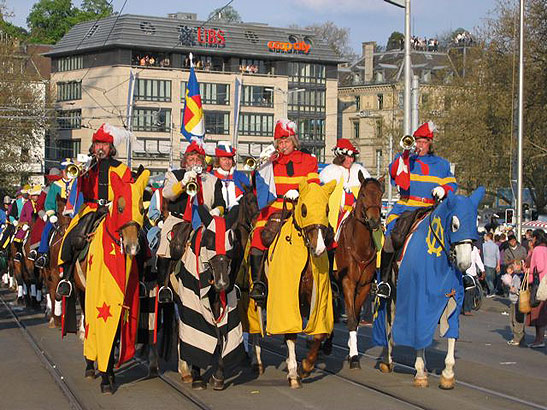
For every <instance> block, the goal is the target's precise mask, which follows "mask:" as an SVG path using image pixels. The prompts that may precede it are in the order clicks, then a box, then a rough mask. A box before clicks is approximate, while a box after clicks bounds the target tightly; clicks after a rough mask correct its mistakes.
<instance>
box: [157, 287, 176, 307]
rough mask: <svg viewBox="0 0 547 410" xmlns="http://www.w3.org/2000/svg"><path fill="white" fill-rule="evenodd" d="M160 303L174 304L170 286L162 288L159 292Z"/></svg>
mask: <svg viewBox="0 0 547 410" xmlns="http://www.w3.org/2000/svg"><path fill="white" fill-rule="evenodd" d="M158 302H159V303H171V302H173V291H172V290H171V288H170V287H169V286H165V285H164V286H162V287H161V288H160V289H159V290H158Z"/></svg>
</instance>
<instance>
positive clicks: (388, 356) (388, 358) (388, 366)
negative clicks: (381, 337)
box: [378, 300, 395, 373]
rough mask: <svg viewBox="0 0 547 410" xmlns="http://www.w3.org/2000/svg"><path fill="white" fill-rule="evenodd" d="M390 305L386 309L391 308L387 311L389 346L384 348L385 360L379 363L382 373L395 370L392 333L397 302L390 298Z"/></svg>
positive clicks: (383, 355)
mask: <svg viewBox="0 0 547 410" xmlns="http://www.w3.org/2000/svg"><path fill="white" fill-rule="evenodd" d="M386 303H388V306H387V307H386V309H389V311H388V312H386V339H387V346H386V347H384V348H383V350H382V357H383V360H382V361H381V362H380V363H379V365H378V367H379V369H380V371H381V372H382V373H391V372H392V371H393V367H394V365H393V335H392V334H391V330H392V325H391V323H392V322H393V317H394V316H393V315H394V314H395V302H393V301H392V300H388V302H386Z"/></svg>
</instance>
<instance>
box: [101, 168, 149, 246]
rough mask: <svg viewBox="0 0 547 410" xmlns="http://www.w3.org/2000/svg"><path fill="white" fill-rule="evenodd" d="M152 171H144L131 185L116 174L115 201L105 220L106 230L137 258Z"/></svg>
mask: <svg viewBox="0 0 547 410" xmlns="http://www.w3.org/2000/svg"><path fill="white" fill-rule="evenodd" d="M149 177H150V171H148V170H144V171H142V172H141V173H140V174H139V175H138V176H137V178H136V180H135V181H134V182H132V183H130V184H128V183H125V182H123V181H122V179H121V178H120V177H118V176H117V175H116V174H114V175H113V176H112V178H111V183H112V190H113V192H114V200H113V201H112V203H111V204H110V208H109V210H108V214H107V215H106V218H105V222H104V223H105V228H106V231H107V233H108V234H109V235H110V236H111V237H112V239H113V240H114V241H115V242H117V243H119V244H120V246H121V247H122V249H123V251H124V252H125V253H126V254H128V255H130V256H131V257H133V256H135V255H136V254H137V253H138V252H139V250H140V246H139V230H140V229H141V227H142V224H143V220H144V207H143V193H144V189H145V188H146V185H147V184H148V178H149Z"/></svg>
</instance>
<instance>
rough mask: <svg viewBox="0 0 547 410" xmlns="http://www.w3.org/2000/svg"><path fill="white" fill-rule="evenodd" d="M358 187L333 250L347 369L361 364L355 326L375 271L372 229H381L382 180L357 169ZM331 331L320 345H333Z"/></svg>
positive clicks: (375, 254)
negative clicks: (343, 314)
mask: <svg viewBox="0 0 547 410" xmlns="http://www.w3.org/2000/svg"><path fill="white" fill-rule="evenodd" d="M359 182H361V187H360V188H359V193H358V195H357V200H356V202H355V207H354V208H353V210H352V211H351V213H350V214H349V216H348V217H347V218H346V219H345V220H344V221H343V223H342V226H340V228H339V229H340V234H339V239H338V247H337V248H336V250H335V256H334V257H335V261H336V266H337V269H336V270H334V278H335V279H336V281H337V282H338V284H339V285H341V288H342V290H343V292H344V303H345V307H346V315H347V318H348V319H347V320H348V321H347V328H348V331H349V341H348V346H349V356H348V360H349V365H350V369H358V368H360V364H359V352H358V350H357V326H358V324H359V315H360V313H361V308H362V306H363V303H364V301H365V299H366V298H367V296H368V295H369V293H370V288H371V284H372V282H373V280H374V277H375V273H376V260H377V257H376V256H377V249H376V246H375V243H374V240H373V237H372V235H373V232H374V231H375V230H380V231H379V232H381V226H380V225H381V219H380V218H381V209H382V194H383V190H382V185H383V180H376V179H374V178H367V179H365V178H364V177H363V174H362V173H361V172H359ZM332 338H333V334H331V335H330V336H329V338H328V340H327V341H326V342H325V346H324V347H323V349H326V350H328V349H329V348H332Z"/></svg>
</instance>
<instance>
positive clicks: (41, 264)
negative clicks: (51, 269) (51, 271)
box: [34, 254, 48, 269]
mask: <svg viewBox="0 0 547 410" xmlns="http://www.w3.org/2000/svg"><path fill="white" fill-rule="evenodd" d="M47 262H48V261H47V255H45V254H44V255H40V256H39V257H38V258H37V259H36V261H35V262H34V266H35V267H37V268H38V269H44V268H45V267H46V265H47Z"/></svg>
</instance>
